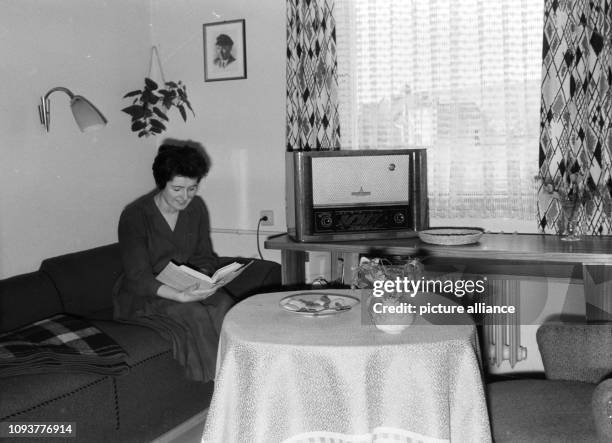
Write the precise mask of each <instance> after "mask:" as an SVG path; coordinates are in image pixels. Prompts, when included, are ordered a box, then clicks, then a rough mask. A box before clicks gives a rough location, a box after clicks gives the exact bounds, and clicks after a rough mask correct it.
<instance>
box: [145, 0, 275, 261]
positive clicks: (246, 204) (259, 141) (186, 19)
mask: <svg viewBox="0 0 612 443" xmlns="http://www.w3.org/2000/svg"><path fill="white" fill-rule="evenodd" d="M235 19H245V28H246V48H247V78H246V79H241V80H228V81H215V82H205V81H204V61H203V40H202V39H203V36H202V25H203V24H204V23H211V22H220V21H224V20H235ZM152 21H153V24H154V26H153V34H152V35H153V37H152V40H153V44H154V45H157V46H158V49H159V51H160V55H161V59H162V67H163V71H164V76H165V77H166V80H169V79H172V80H175V81H176V80H183V81H184V82H186V84H187V85H188V89H187V91H188V94H189V98H190V101H191V103H192V106H193V108H194V111H195V114H196V118H195V119H192V118H191V116H189V117H188V123H187V124H185V123H183V121H182V119H181V118H180V117H179V116H178V114H175V115H174V116H173V117H174V118H172V119H171V125H170V126H169V130H168V133H169V134H172V136H173V137H175V138H179V139H193V140H196V141H199V142H200V143H202V144H203V145H204V146H205V148H206V150H207V152H208V154H209V155H210V157H211V158H212V169H211V171H210V173H209V175H208V177H207V178H206V179H204V181H203V183H202V186H201V194H202V196H203V198H204V199H205V200H206V202H207V204H208V206H209V210H210V213H211V226H212V229H213V243H214V246H215V249H216V250H217V252H218V253H219V254H222V255H245V256H252V255H255V254H256V239H255V237H254V233H253V231H254V230H255V229H256V228H257V221H258V219H259V211H260V210H262V209H271V210H274V215H275V225H274V226H271V227H266V230H267V231H264V234H266V233H269V231H283V230H284V229H283V227H284V226H285V214H284V206H285V201H284V198H285V193H284V183H285V177H284V152H285V54H286V43H285V26H286V24H285V23H286V20H285V2H284V1H283V0H264V1H257V2H254V1H249V0H232V1H224V0H216V1H206V2H203V1H201V0H175V1H172V2H170V1H166V0H153V2H152ZM157 78H159V77H157ZM226 230H230V231H231V230H236V231H238V233H236V234H232V233H230V232H227V231H226ZM262 252H264V251H263V250H262ZM264 256H265V257H266V258H269V259H277V260H278V258H279V254H278V253H277V252H273V251H265V252H264Z"/></svg>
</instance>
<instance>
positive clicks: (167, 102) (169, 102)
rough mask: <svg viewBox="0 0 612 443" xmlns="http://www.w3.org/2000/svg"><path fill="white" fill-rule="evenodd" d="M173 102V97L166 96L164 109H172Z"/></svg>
mask: <svg viewBox="0 0 612 443" xmlns="http://www.w3.org/2000/svg"><path fill="white" fill-rule="evenodd" d="M172 100H173V98H172V97H171V96H169V95H167V96H165V97H164V101H163V105H164V107H165V108H168V109H170V107H171V106H172Z"/></svg>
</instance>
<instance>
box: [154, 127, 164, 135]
mask: <svg viewBox="0 0 612 443" xmlns="http://www.w3.org/2000/svg"><path fill="white" fill-rule="evenodd" d="M151 132H155V133H156V134H161V133H162V132H164V130H163V129H162V128H158V127H156V126H153V127H152V128H151Z"/></svg>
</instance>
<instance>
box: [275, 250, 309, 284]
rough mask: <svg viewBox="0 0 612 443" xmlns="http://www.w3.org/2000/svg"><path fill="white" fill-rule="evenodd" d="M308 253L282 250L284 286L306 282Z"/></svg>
mask: <svg viewBox="0 0 612 443" xmlns="http://www.w3.org/2000/svg"><path fill="white" fill-rule="evenodd" d="M306 259H307V253H306V252H304V251H291V250H289V249H283V250H282V251H281V265H282V274H281V275H282V280H283V285H284V286H296V285H303V284H304V283H305V282H306V270H305V267H304V265H305V264H306Z"/></svg>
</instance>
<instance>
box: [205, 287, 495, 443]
mask: <svg viewBox="0 0 612 443" xmlns="http://www.w3.org/2000/svg"><path fill="white" fill-rule="evenodd" d="M328 292H331V293H342V291H328ZM345 293H346V292H345ZM288 294H290V293H272V294H260V295H256V296H253V297H251V298H248V299H246V300H245V301H243V302H241V303H240V304H238V305H236V306H235V307H234V308H232V310H231V311H230V312H229V313H228V315H227V316H226V318H225V320H224V323H223V328H222V332H221V342H220V347H219V355H218V361H217V371H216V380H215V391H214V395H213V398H212V402H211V405H210V409H209V412H208V417H207V421H206V425H205V429H204V435H203V439H202V441H203V442H223V443H230V442H249V443H250V442H265V443H272V442H282V441H286V440H288V439H291V440H290V441H292V442H293V441H295V442H297V441H317V442H323V441H325V442H332V441H345V442H346V441H355V442H362V441H377V442H379V441H395V442H399V441H406V442H411V441H440V440H442V441H446V440H451V441H452V442H453V443H454V442H488V441H491V433H490V427H489V420H488V414H487V407H486V402H485V396H484V387H483V381H482V368H481V365H480V362H479V350H478V340H477V335H476V330H475V327H474V325H473V324H472V323H471V322H469V321H467V322H465V323H467V324H463V325H431V324H429V323H428V322H427V321H426V320H424V319H423V318H418V319H417V321H416V322H415V324H413V325H412V326H410V327H409V328H407V329H406V330H404V331H403V332H402V333H401V334H399V335H390V334H386V333H384V332H381V331H379V330H378V329H376V328H375V326H373V325H371V324H363V322H362V315H361V309H360V307H359V306H356V307H355V308H353V309H352V310H350V311H347V312H342V313H338V314H334V315H329V316H321V317H309V316H303V315H299V314H295V313H291V312H288V311H285V310H283V309H282V308H280V306H279V301H280V300H281V298H283V297H285V296H287V295H288ZM428 296H430V297H433V298H432V301H436V300H437V301H439V300H438V299H436V298H435V297H439V296H434V295H428ZM440 299H442V298H441V297H440ZM349 436H350V438H349ZM385 436H387V439H386V440H385V439H384V438H385ZM311 437H312V438H313V439H312V440H309V438H311ZM374 437H375V438H374ZM426 437H427V438H426ZM342 438H344V440H342ZM428 438H429V440H428Z"/></svg>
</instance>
